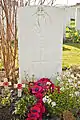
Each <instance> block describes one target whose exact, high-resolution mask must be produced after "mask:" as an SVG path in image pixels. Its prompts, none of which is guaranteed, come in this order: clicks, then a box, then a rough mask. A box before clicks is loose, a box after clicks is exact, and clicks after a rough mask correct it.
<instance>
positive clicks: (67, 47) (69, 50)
mask: <svg viewBox="0 0 80 120" xmlns="http://www.w3.org/2000/svg"><path fill="white" fill-rule="evenodd" d="M73 65H80V44H79V43H67V44H64V45H63V57H62V67H70V66H73Z"/></svg>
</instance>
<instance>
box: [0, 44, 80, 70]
mask: <svg viewBox="0 0 80 120" xmlns="http://www.w3.org/2000/svg"><path fill="white" fill-rule="evenodd" d="M73 65H80V43H67V44H63V56H62V67H63V68H64V67H70V66H73ZM16 67H19V66H18V64H17V60H16ZM2 68H3V64H2V62H1V61H0V69H2Z"/></svg>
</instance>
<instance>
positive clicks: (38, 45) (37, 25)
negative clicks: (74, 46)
mask: <svg viewBox="0 0 80 120" xmlns="http://www.w3.org/2000/svg"><path fill="white" fill-rule="evenodd" d="M63 21H64V8H55V7H38V6H33V7H25V8H19V9H18V38H19V42H18V46H19V65H20V79H23V78H24V71H26V73H28V74H29V75H30V76H31V75H32V74H35V76H36V77H37V78H40V77H48V78H50V77H51V76H52V74H56V73H57V72H59V73H61V71H62V40H63V23H64V22H63Z"/></svg>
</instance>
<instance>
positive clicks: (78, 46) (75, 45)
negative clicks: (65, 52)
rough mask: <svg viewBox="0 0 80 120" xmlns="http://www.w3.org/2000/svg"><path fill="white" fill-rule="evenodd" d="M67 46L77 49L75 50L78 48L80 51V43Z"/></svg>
mask: <svg viewBox="0 0 80 120" xmlns="http://www.w3.org/2000/svg"><path fill="white" fill-rule="evenodd" d="M65 45H69V46H72V47H75V48H78V49H80V43H71V42H70V43H65Z"/></svg>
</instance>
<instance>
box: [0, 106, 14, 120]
mask: <svg viewBox="0 0 80 120" xmlns="http://www.w3.org/2000/svg"><path fill="white" fill-rule="evenodd" d="M0 120H12V115H11V114H10V112H9V108H5V107H3V108H0Z"/></svg>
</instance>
